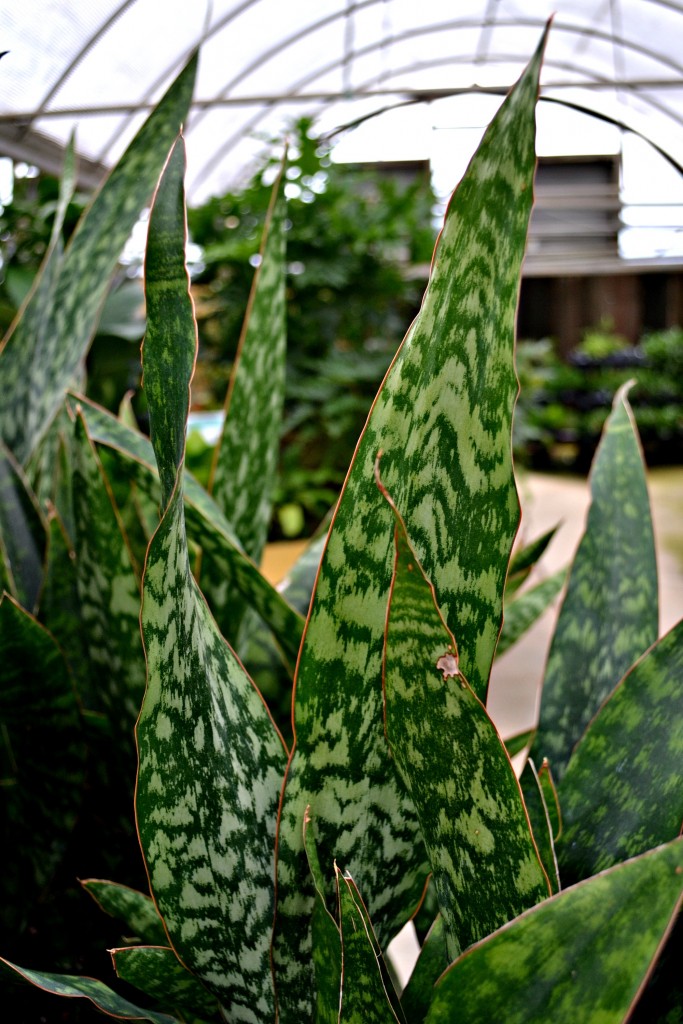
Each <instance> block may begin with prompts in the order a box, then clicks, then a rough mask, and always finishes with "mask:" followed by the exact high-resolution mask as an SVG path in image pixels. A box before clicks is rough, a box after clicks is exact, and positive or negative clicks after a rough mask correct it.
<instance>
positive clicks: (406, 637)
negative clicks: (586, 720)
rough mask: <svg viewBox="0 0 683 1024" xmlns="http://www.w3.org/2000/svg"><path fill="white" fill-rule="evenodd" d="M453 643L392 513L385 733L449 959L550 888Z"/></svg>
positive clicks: (502, 754) (510, 774)
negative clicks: (413, 814)
mask: <svg viewBox="0 0 683 1024" xmlns="http://www.w3.org/2000/svg"><path fill="white" fill-rule="evenodd" d="M457 650H458V648H457V645H456V639H455V637H454V636H453V634H452V633H451V632H450V630H449V629H448V628H447V626H446V625H445V623H444V621H443V618H442V617H441V614H440V612H439V607H438V604H437V603H436V598H435V593H434V588H433V587H432V585H431V584H430V582H429V581H428V580H427V579H426V578H425V576H424V573H423V571H422V567H421V566H420V563H419V562H418V560H417V558H416V557H415V553H414V551H413V550H412V548H411V545H410V541H409V540H408V537H407V536H406V532H405V527H404V525H403V522H402V521H401V518H400V517H399V516H398V515H397V517H396V560H395V563H394V573H393V578H392V585H391V594H390V598H389V609H388V612H387V627H386V641H385V660H384V692H385V721H386V733H387V739H388V741H389V746H390V747H391V751H392V754H393V757H394V761H395V763H396V767H397V769H398V771H399V773H400V775H401V778H402V779H403V781H404V783H405V785H406V788H407V790H408V792H409V793H410V796H411V797H412V800H413V803H414V804H415V808H416V811H417V816H418V819H419V822H420V829H421V832H422V836H423V839H424V842H425V846H426V848H427V854H428V856H429V862H430V865H431V867H432V871H433V877H434V884H435V888H436V893H437V896H438V899H439V909H440V911H441V914H442V916H443V920H444V924H445V926H446V938H447V943H448V950H449V953H450V957H451V959H455V957H456V956H457V955H458V954H459V953H460V952H461V951H462V950H463V949H466V948H467V947H468V946H470V945H471V944H472V943H473V942H476V941H477V939H481V938H483V937H484V936H485V935H488V934H490V933H491V932H492V931H495V929H496V928H498V927H499V926H500V925H502V924H505V922H506V921H509V920H510V918H512V917H516V916H517V915H518V914H520V913H521V912H522V911H523V910H526V909H527V907H530V906H533V904H534V903H537V902H539V900H542V899H545V897H547V896H548V895H550V887H549V883H548V879H547V877H546V874H545V871H544V869H543V867H542V866H541V861H540V859H539V853H538V850H537V848H536V846H535V844H534V840H533V837H532V833H531V826H530V824H529V819H528V817H527V814H526V810H525V807H524V801H523V800H522V794H521V791H520V788H519V783H518V782H517V779H516V778H515V773H514V771H513V768H512V764H511V762H510V758H509V757H508V755H507V752H506V750H505V747H504V745H503V742H502V740H501V739H500V737H499V735H498V733H497V731H496V728H495V726H494V724H493V722H492V721H491V719H490V718H489V716H488V714H487V713H486V709H485V708H484V706H483V704H482V703H481V701H480V700H478V699H477V697H476V696H475V694H474V693H473V692H472V690H471V689H470V686H469V684H468V683H467V680H466V679H465V678H464V676H463V675H462V673H461V672H460V669H459V667H458V660H457Z"/></svg>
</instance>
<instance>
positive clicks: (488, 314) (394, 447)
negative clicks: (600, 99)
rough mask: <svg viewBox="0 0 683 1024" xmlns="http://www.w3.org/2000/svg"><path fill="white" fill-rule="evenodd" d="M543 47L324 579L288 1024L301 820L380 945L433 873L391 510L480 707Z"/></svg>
mask: <svg viewBox="0 0 683 1024" xmlns="http://www.w3.org/2000/svg"><path fill="white" fill-rule="evenodd" d="M544 43H545V36H544V38H543V40H542V42H541V45H540V46H539V49H538V51H537V53H536V55H535V56H534V57H533V59H532V61H531V63H530V65H529V67H528V69H527V70H526V72H525V73H524V74H523V76H522V78H521V79H520V81H519V82H518V84H517V85H516V86H515V88H514V89H513V91H512V93H511V94H510V96H509V97H508V99H507V100H506V101H505V103H504V104H503V106H502V107H501V109H500V111H499V112H498V114H497V116H496V118H495V119H494V121H493V122H492V124H491V125H490V127H489V129H488V131H487V133H486V135H485V136H484V139H483V141H482V143H481V145H480V147H479V150H478V152H477V153H476V154H475V156H474V157H473V159H472V162H471V163H470V166H469V168H468V170H467V173H466V174H465V177H464V178H463V180H462V182H461V183H460V185H459V187H458V189H457V190H456V192H455V193H454V195H453V198H452V200H451V203H450V205H449V209H448V212H447V214H446V221H445V224H444V228H443V231H442V233H441V236H440V239H439V242H438V244H437V249H436V252H435V258H434V265H433V268H432V275H431V279H430V282H429V285H428V288H427V292H426V294H425V298H424V301H423V304H422V308H421V310H420V313H419V315H418V317H417V319H416V320H415V322H414V323H413V325H412V327H411V328H410V330H409V331H408V334H407V336H406V339H405V341H404V342H403V344H402V346H401V348H400V350H399V352H398V354H397V356H396V359H395V360H394V362H393V364H392V366H391V368H390V370H389V372H388V374H387V377H386V379H385V381H384V384H383V385H382V387H381V389H380V392H379V394H378V396H377V398H376V400H375V403H374V405H373V408H372V410H371V413H370V416H369V419H368V422H367V424H366V427H365V430H364V432H363V435H362V437H361V440H360V442H359V445H358V448H357V450H356V455H355V457H354V461H353V463H352V466H351V469H350V471H349V475H348V477H347V480H346V483H345V486H344V490H343V492H342V496H341V498H340V501H339V504H338V506H337V510H336V513H335V517H334V521H333V524H332V527H331V529H330V533H329V538H328V542H327V545H326V549H325V553H324V555H323V559H322V563H321V567H320V573H319V575H318V579H317V585H316V589H315V594H314V596H313V600H312V604H311V611H310V615H309V619H308V623H307V627H306V633H305V638H304V643H303V647H302V652H301V657H300V661H299V667H298V673H297V679H296V687H295V709H294V725H295V737H296V740H295V749H294V754H293V757H292V760H291V762H290V766H289V769H288V773H287V781H286V788H285V791H284V796H283V803H282V812H281V817H280V829H279V839H278V916H277V919H276V936H275V946H274V957H275V965H276V977H277V979H278V999H279V1005H280V1008H281V1015H282V1021H283V1024H290V1021H291V1022H294V1021H296V1022H298V1021H300V1020H301V1019H302V1016H305V1015H306V1013H308V1012H310V987H311V985H310V970H309V968H307V967H306V966H305V956H306V953H305V950H306V949H307V947H308V943H309V941H310V939H309V936H308V924H307V922H308V920H309V917H310V907H311V901H312V892H311V887H310V883H309V882H308V880H307V874H308V872H307V865H306V860H305V856H304V855H303V850H302V840H301V823H302V820H303V815H304V811H305V808H306V806H307V805H309V804H310V805H311V812H312V814H313V817H314V819H315V821H316V828H317V835H318V843H319V850H320V857H321V861H322V862H323V863H331V862H332V861H333V860H334V859H335V858H336V859H337V860H338V861H339V863H343V864H344V866H345V868H346V869H347V870H348V871H349V872H350V873H351V874H352V875H353V877H354V878H356V879H357V880H358V883H359V885H360V887H361V889H362V891H363V894H364V898H365V899H366V900H367V903H368V908H369V912H370V915H371V917H372V920H373V922H374V924H375V927H376V928H377V933H378V936H379V938H380V941H381V942H383V943H384V942H385V941H387V940H388V939H389V938H391V936H392V935H393V934H395V932H396V931H397V930H398V929H399V928H400V926H401V925H402V924H403V923H404V922H405V920H406V919H407V918H408V917H410V915H411V913H412V911H413V910H414V909H415V907H416V906H417V904H418V902H419V900H420V898H421V894H422V890H423V886H424V881H425V877H426V874H427V871H428V868H427V865H426V856H425V852H424V848H423V846H422V844H421V842H420V841H419V831H418V824H417V820H416V817H415V811H414V808H413V806H412V802H411V800H410V798H409V797H408V794H407V793H406V792H405V789H404V787H403V785H402V784H401V783H400V781H399V780H398V779H397V776H396V772H395V769H394V767H393V765H392V764H391V761H390V759H389V757H388V754H387V748H386V740H385V737H384V729H383V721H382V685H381V668H382V644H383V636H384V620H385V613H386V606H387V599H388V593H389V585H390V580H391V564H392V532H393V523H392V513H391V511H390V509H389V507H388V505H387V504H386V502H385V501H384V500H383V498H382V497H381V495H380V494H379V491H378V490H377V487H376V484H375V479H374V464H375V459H376V458H377V454H378V452H379V451H380V450H381V451H383V452H384V455H383V457H382V476H383V479H384V481H385V483H386V485H387V487H388V489H389V490H390V492H391V493H392V495H393V496H394V498H395V500H396V503H397V506H398V508H399V509H400V511H401V513H402V515H403V516H404V519H405V521H406V525H407V527H408V530H409V531H410V536H411V538H412V539H413V541H414V544H415V548H416V552H417V554H418V555H419V557H420V560H421V562H422V564H423V566H424V568H425V571H426V573H427V574H428V576H429V578H430V579H431V580H432V582H433V583H434V586H435V588H436V592H437V596H438V601H439V605H440V607H441V608H442V610H443V612H444V616H445V618H446V621H447V622H448V625H449V628H450V629H451V630H452V631H454V632H456V633H457V635H458V642H459V645H460V655H461V661H462V668H463V671H464V672H465V674H466V675H467V677H468V679H470V681H471V684H472V688H473V689H474V692H475V693H476V694H477V695H478V696H479V697H480V698H481V699H484V698H485V694H486V688H487V684H488V677H489V672H490V667H491V662H492V660H493V655H494V651H495V646H496V641H497V639H498V634H499V632H500V626H501V618H502V596H503V588H504V583H505V575H506V571H507V566H508V561H509V557H510V550H511V547H512V542H513V539H514V535H515V532H516V529H517V525H518V519H519V505H518V500H517V494H516V490H515V485H514V478H513V472H512V456H511V440H510V438H511V421H512V409H513V405H514V401H515V397H516V393H517V381H516V378H515V372H514V366H513V347H514V318H515V310H516V305H517V295H518V289H519V274H520V268H521V262H522V257H523V253H524V247H525V243H526V233H527V227H528V220H529V214H530V210H531V202H532V193H533V188H532V185H533V174H534V168H535V153H534V138H535V120H534V117H535V114H534V111H535V105H536V99H537V92H538V76H539V70H540V65H541V59H542V53H543V46H544Z"/></svg>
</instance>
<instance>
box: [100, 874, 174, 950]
mask: <svg viewBox="0 0 683 1024" xmlns="http://www.w3.org/2000/svg"><path fill="white" fill-rule="evenodd" d="M81 885H82V886H83V888H84V889H85V891H86V892H87V893H89V895H90V896H92V898H93V899H94V900H95V902H96V903H97V905H98V906H99V907H101V908H102V910H104V911H105V913H107V914H111V916H112V917H116V918H118V919H119V920H120V921H123V922H124V923H125V925H126V927H127V929H128V934H130V935H134V936H135V937H136V938H138V939H141V940H142V941H143V942H146V943H149V944H150V945H154V946H166V945H167V943H168V939H167V937H166V932H165V930H164V925H163V922H162V920H161V918H160V917H159V913H158V911H157V908H156V907H155V906H154V903H153V902H152V900H151V899H150V897H149V896H145V894H144V893H143V892H137V890H136V889H130V888H129V887H128V886H127V885H119V884H118V883H117V882H108V881H106V880H105V879H102V878H86V879H85V881H83V882H81Z"/></svg>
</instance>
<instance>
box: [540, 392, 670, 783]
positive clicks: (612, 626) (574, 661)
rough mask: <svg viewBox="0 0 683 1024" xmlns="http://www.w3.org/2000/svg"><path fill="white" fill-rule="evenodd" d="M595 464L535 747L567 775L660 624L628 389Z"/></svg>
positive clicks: (553, 646)
mask: <svg viewBox="0 0 683 1024" xmlns="http://www.w3.org/2000/svg"><path fill="white" fill-rule="evenodd" d="M627 387H628V386H624V387H622V388H620V390H619V391H618V392H617V394H616V395H615V397H614V404H613V407H612V412H611V413H610V416H609V418H608V420H607V423H606V424H605V429H604V431H603V436H602V439H601V441H600V444H599V446H598V450H597V453H596V456H595V459H594V462H593V467H592V469H591V506H590V509H589V512H588V521H587V524H586V530H585V533H584V535H583V537H582V539H581V543H580V544H579V547H578V550H577V552H576V556H575V558H574V563H573V565H572V568H571V573H570V577H569V583H568V586H567V592H566V595H565V598H564V601H563V603H562V608H561V609H560V615H559V618H558V622H557V627H556V629H555V633H554V636H553V640H552V643H551V646H550V653H549V655H548V664H547V667H546V672H545V681H544V683H543V695H542V702H541V714H540V720H539V725H538V732H537V734H536V740H535V741H534V744H533V747H532V750H531V754H532V757H533V758H534V759H535V760H536V762H537V763H539V764H540V763H541V762H542V760H543V758H544V757H547V758H548V760H549V762H550V764H551V765H552V769H553V773H554V775H555V778H556V779H557V780H558V781H559V780H560V779H561V777H562V775H563V774H564V771H565V769H566V767H567V762H568V761H569V757H570V755H571V752H572V750H573V748H574V746H575V745H576V743H577V742H578V740H579V739H580V737H581V736H582V735H583V732H584V730H585V728H586V726H587V725H588V723H589V722H590V720H591V719H592V718H593V715H594V714H595V713H596V711H597V710H598V708H599V707H600V705H601V704H602V702H603V701H604V699H605V698H606V697H607V695H608V694H609V693H610V692H611V691H612V690H613V689H614V687H615V686H616V685H617V683H618V682H619V680H620V679H621V678H622V677H623V676H624V674H625V673H626V672H627V671H628V669H629V668H630V667H631V665H633V663H634V662H635V661H636V660H637V659H638V658H639V657H640V656H641V655H642V654H643V653H644V652H645V651H646V650H648V648H649V647H651V646H652V644H653V643H654V642H655V640H656V639H657V636H658V630H659V613H658V599H657V563H656V556H655V545H654V537H653V533H652V520H651V517H650V502H649V498H648V493H647V484H646V481H645V467H644V463H643V456H642V452H641V449H640V444H639V441H638V436H637V432H636V427H635V423H634V420H633V414H632V412H631V410H630V407H629V404H628V401H627V398H626V391H627Z"/></svg>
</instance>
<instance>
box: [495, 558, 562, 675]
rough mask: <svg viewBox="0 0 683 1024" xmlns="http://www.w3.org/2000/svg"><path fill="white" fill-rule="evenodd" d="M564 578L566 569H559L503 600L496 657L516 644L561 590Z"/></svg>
mask: <svg viewBox="0 0 683 1024" xmlns="http://www.w3.org/2000/svg"><path fill="white" fill-rule="evenodd" d="M566 579H567V571H566V569H560V570H559V572H556V573H553V575H552V576H549V577H548V579H547V580H542V581H541V582H540V583H537V584H536V585H535V586H534V587H530V588H529V589H528V590H525V591H524V593H522V594H518V595H517V597H515V598H514V599H513V600H512V601H506V602H505V619H504V621H503V629H502V631H501V634H500V639H499V640H498V647H497V648H496V656H497V657H500V655H501V654H504V653H505V651H507V650H508V649H509V648H510V647H512V646H513V644H516V643H517V641H518V640H519V639H520V638H521V637H523V636H524V634H525V633H526V631H527V630H528V629H531V627H532V626H533V625H534V623H535V622H538V620H539V619H540V617H541V615H543V613H544V612H546V611H547V610H548V608H549V607H550V605H551V604H552V603H553V601H554V600H555V598H556V597H557V595H558V594H559V593H560V591H561V590H562V587H563V586H564V584H565V581H566Z"/></svg>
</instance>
